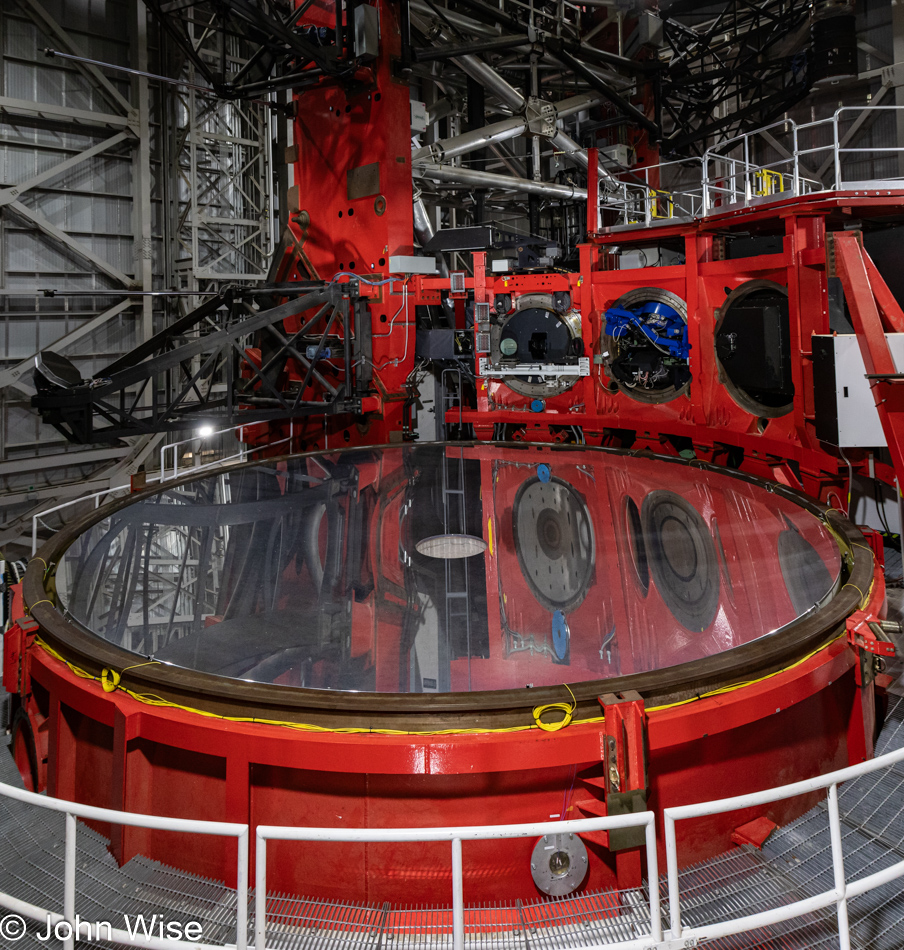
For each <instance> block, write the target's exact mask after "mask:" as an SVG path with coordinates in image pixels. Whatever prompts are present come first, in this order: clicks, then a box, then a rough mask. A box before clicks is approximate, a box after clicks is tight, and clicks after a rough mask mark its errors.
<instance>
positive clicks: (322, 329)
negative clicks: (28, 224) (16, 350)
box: [32, 281, 372, 444]
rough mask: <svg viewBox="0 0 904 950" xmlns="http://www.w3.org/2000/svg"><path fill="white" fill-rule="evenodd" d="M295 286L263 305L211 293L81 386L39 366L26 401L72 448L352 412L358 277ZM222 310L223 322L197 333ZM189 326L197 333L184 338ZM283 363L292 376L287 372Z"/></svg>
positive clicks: (361, 329)
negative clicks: (291, 293)
mask: <svg viewBox="0 0 904 950" xmlns="http://www.w3.org/2000/svg"><path fill="white" fill-rule="evenodd" d="M295 286H296V288H298V287H301V288H302V290H303V292H302V293H301V295H300V296H297V297H295V298H294V299H291V300H288V301H287V302H285V303H281V304H279V305H278V306H275V307H271V308H269V309H267V310H262V311H255V310H253V309H252V308H251V306H250V304H249V302H248V300H247V299H246V298H245V297H244V295H243V296H239V295H237V294H234V293H232V292H229V293H226V294H223V295H219V296H217V297H215V298H213V299H212V300H210V301H209V302H207V303H205V304H203V305H202V306H201V307H199V308H197V310H195V311H193V312H192V313H190V314H188V315H187V316H185V317H183V318H182V319H181V320H178V321H176V322H175V323H174V324H173V325H172V326H171V327H169V328H168V329H167V330H165V331H163V332H162V333H160V334H158V335H157V336H155V337H154V338H153V339H151V340H149V341H148V342H146V343H144V344H143V345H141V346H140V347H138V348H137V349H136V350H134V351H132V353H130V354H128V355H127V356H126V357H123V358H122V359H120V360H117V361H116V362H115V363H112V364H111V365H110V366H108V367H107V368H106V369H105V370H103V371H102V372H101V373H100V374H99V375H98V376H97V377H95V378H94V379H92V380H84V381H83V382H82V383H81V384H80V385H77V386H74V387H71V388H65V387H62V386H59V385H55V384H53V383H51V382H49V381H48V380H47V379H46V378H44V377H42V376H41V374H40V372H38V373H36V374H35V383H36V387H37V389H38V394H37V395H36V396H34V397H32V405H33V406H34V407H35V408H36V409H37V410H38V411H39V412H40V414H41V417H42V419H43V421H44V422H46V423H48V424H50V425H52V426H54V428H56V429H57V430H58V431H59V432H61V433H62V434H63V435H64V436H65V437H66V438H67V439H68V440H69V441H71V442H74V443H78V444H84V443H89V442H111V441H116V440H118V439H121V438H123V437H126V436H134V435H144V434H151V433H155V432H171V431H179V430H183V429H189V428H193V427H197V426H198V425H200V424H201V423H204V424H207V425H216V426H223V427H229V426H235V425H244V424H251V423H255V422H264V421H270V420H278V419H289V418H297V417H302V416H310V415H336V414H342V413H348V414H354V413H359V412H360V411H361V400H362V398H363V397H364V396H365V395H367V394H368V393H369V392H370V382H371V377H372V361H371V356H372V354H371V336H370V321H369V319H368V318H367V311H366V307H365V305H364V304H363V303H362V302H361V300H360V299H359V297H358V282H357V281H351V282H349V283H347V284H324V283H321V282H318V283H316V284H315V283H309V284H307V285H295ZM260 292H269V293H271V294H278V293H280V292H281V291H280V289H278V288H267V287H264V288H261V290H260V291H259V293H260ZM296 292H297V290H296ZM224 308H225V310H226V314H227V315H226V319H225V320H222V319H220V320H219V321H218V323H219V325H218V326H216V327H215V328H213V329H212V330H211V331H210V332H204V331H205V329H206V328H207V327H208V326H209V325H210V320H211V318H212V317H213V316H214V315H215V314H216V315H217V316H218V317H221V316H222V314H221V311H223V309H224ZM292 317H301V321H300V326H299V328H298V329H297V330H296V331H294V332H292V333H289V332H287V330H286V329H285V325H284V321H286V320H287V319H289V318H292ZM191 331H194V332H197V333H198V334H199V335H198V336H197V338H194V339H189V340H186V339H185V334H186V333H187V332H191ZM252 347H253V348H252ZM311 349H313V352H311ZM327 350H329V356H327V355H326V354H327ZM258 353H259V354H260V355H259V357H258V356H257V354H258ZM309 353H310V355H309ZM288 365H291V366H293V367H295V368H296V370H297V374H298V375H301V379H300V381H299V380H298V379H295V380H294V381H292V380H291V379H290V378H289V376H288V374H287V373H286V372H285V370H286V367H287V366H288Z"/></svg>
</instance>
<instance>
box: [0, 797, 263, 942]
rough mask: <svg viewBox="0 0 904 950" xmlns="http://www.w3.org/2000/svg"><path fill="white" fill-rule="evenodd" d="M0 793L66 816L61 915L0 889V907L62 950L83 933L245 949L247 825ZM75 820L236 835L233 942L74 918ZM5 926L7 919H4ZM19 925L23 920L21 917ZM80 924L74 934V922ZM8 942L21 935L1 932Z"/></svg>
mask: <svg viewBox="0 0 904 950" xmlns="http://www.w3.org/2000/svg"><path fill="white" fill-rule="evenodd" d="M0 796H2V797H4V798H12V799H15V800H16V801H18V802H24V803H25V804H27V805H37V806H38V807H39V808H44V809H47V810H48V811H55V812H62V813H63V814H64V815H65V816H66V837H65V850H64V854H63V907H62V913H61V912H60V911H58V910H51V909H49V908H45V907H38V906H37V905H35V904H32V903H29V902H28V901H23V900H20V899H18V898H16V897H12V896H11V895H9V894H4V893H2V892H0V907H3V908H5V909H6V910H8V911H11V912H12V913H13V914H16V915H19V917H21V918H28V919H30V920H34V921H36V922H37V923H38V924H39V925H40V927H41V928H44V927H48V930H52V932H53V933H54V934H55V935H57V936H59V937H60V938H61V939H62V943H63V948H64V950H74V947H75V941H76V940H77V939H78V938H79V934H80V935H81V937H82V938H83V939H84V938H85V937H87V936H88V935H89V934H90V935H91V936H92V937H93V936H98V939H103V940H109V941H112V942H113V943H119V944H122V945H124V946H129V947H142V948H144V950H187V948H191V950H222V947H224V946H228V947H230V948H232V947H234V948H235V950H246V947H247V945H248V826H247V825H239V824H231V823H229V822H224V821H194V820H191V819H187V818H160V817H157V816H155V815H139V814H135V813H133V812H125V811H115V810H113V809H110V808H95V807H94V806H92V805H79V804H76V803H75V802H67V801H62V800H61V799H58V798H48V797H47V796H45V795H36V794H35V793H34V792H26V791H25V790H24V789H21V788H15V787H13V786H12V785H4V784H0ZM76 818H83V819H88V820H90V821H103V822H109V823H111V824H114V825H128V826H130V827H133V828H152V829H158V830H161V831H182V832H186V833H189V834H198V835H220V836H223V837H232V838H235V839H236V847H237V852H238V853H237V856H236V919H235V943H234V944H207V943H199V942H198V941H197V940H188V941H185V940H181V939H175V938H171V937H165V936H164V937H154V936H151V935H149V934H139V933H129V931H128V930H123V929H121V928H117V927H113V926H112V924H111V923H110V922H109V921H88V920H83V919H81V918H79V917H78V916H77V908H76V906H75V890H76V888H75V876H76V832H77V828H78V823H77V822H76ZM5 923H6V926H7V927H9V917H7V918H5ZM23 924H24V921H23ZM77 925H80V927H79V932H78V933H77V932H76V926H77ZM4 936H7V937H8V938H9V939H11V940H19V939H20V938H21V937H22V936H23V933H21V932H20V933H18V934H16V933H13V932H9V933H5V934H4Z"/></svg>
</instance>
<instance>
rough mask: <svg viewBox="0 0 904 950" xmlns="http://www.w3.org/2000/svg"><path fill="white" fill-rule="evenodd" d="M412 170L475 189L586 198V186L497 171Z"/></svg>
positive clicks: (431, 167) (434, 167)
mask: <svg viewBox="0 0 904 950" xmlns="http://www.w3.org/2000/svg"><path fill="white" fill-rule="evenodd" d="M413 171H414V173H415V175H418V176H420V177H422V178H429V179H430V180H431V181H450V182H456V183H458V184H461V185H470V186H471V187H472V188H502V189H506V190H509V191H520V192H522V193H524V194H527V195H541V196H543V197H546V198H566V199H567V198H575V199H586V198H587V189H586V188H578V187H576V186H572V185H556V184H554V183H553V182H547V181H530V180H529V179H527V178H513V177H512V176H510V175H497V174H495V173H494V172H484V171H477V170H476V169H473V168H461V167H460V166H458V165H436V164H432V165H418V166H416V167H415V168H414V169H413Z"/></svg>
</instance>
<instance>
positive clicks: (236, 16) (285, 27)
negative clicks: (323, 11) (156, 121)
mask: <svg viewBox="0 0 904 950" xmlns="http://www.w3.org/2000/svg"><path fill="white" fill-rule="evenodd" d="M312 2H313V0H306V2H305V3H302V4H301V5H299V6H297V7H296V6H295V5H294V3H279V2H276V0H147V6H148V7H150V9H151V10H152V11H153V13H154V14H155V16H156V17H157V20H158V21H159V23H160V25H161V27H162V29H163V30H164V31H165V32H166V33H167V35H168V36H169V37H170V38H171V39H172V40H173V41H174V42H175V44H176V45H177V46H178V48H179V50H180V51H181V52H182V54H183V55H184V56H185V57H186V58H187V59H188V60H190V61H191V62H192V63H193V64H194V66H195V68H196V69H197V70H198V73H199V74H200V75H201V76H203V77H204V79H205V80H206V81H207V82H208V83H209V84H210V87H211V91H212V92H213V93H214V94H215V95H217V96H219V97H220V98H224V99H242V98H251V97H255V96H261V95H264V94H266V93H268V92H276V91H278V90H281V89H288V88H292V89H298V88H303V87H304V86H305V85H308V84H311V83H315V82H320V81H322V79H323V77H331V78H334V79H336V80H338V81H349V82H352V81H354V80H353V79H352V77H353V74H354V72H355V70H356V68H357V66H358V63H357V61H356V60H355V59H354V56H353V52H352V46H353V43H352V42H350V39H351V35H350V28H349V25H348V23H346V22H345V20H346V12H348V14H349V18H350V16H351V12H352V10H353V6H354V0H351V4H349V2H348V0H336V25H335V28H334V29H316V28H314V27H310V26H305V25H304V24H303V19H304V14H305V13H306V12H307V10H308V8H309V7H310V5H311V3H312ZM192 21H194V22H196V23H202V24H203V25H204V27H205V29H206V30H208V31H209V30H210V29H211V24H213V29H214V31H215V32H216V33H217V34H219V35H220V37H221V42H220V44H219V48H220V50H221V55H220V57H219V62H218V63H217V64H213V63H212V62H211V60H210V57H209V54H208V55H205V56H202V55H201V53H200V52H199V51H198V50H197V49H196V47H195V44H194V42H193V41H192V30H191V28H190V27H191V24H192ZM228 37H232V38H236V39H238V40H240V41H241V43H242V45H243V46H246V47H247V48H248V49H252V50H254V52H252V53H251V54H250V55H249V56H248V58H247V60H246V61H245V62H244V64H242V65H241V66H240V67H239V68H238V69H236V68H235V65H234V62H233V61H232V60H231V59H230V57H229V56H228V55H227V43H226V39H227V38H228Z"/></svg>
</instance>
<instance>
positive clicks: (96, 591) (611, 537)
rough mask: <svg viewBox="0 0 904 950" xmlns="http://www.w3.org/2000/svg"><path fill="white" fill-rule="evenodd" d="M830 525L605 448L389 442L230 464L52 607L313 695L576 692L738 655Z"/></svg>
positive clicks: (133, 523)
mask: <svg viewBox="0 0 904 950" xmlns="http://www.w3.org/2000/svg"><path fill="white" fill-rule="evenodd" d="M840 569H841V558H840V554H839V550H838V546H837V544H836V543H835V541H834V540H833V538H832V536H831V535H830V534H829V533H828V531H827V530H826V529H825V527H824V526H823V524H822V522H821V521H820V520H819V519H818V518H817V517H816V516H814V515H813V514H811V513H810V512H809V511H807V510H806V509H804V508H802V507H800V506H798V505H796V504H795V503H794V502H793V501H790V500H788V499H785V498H782V497H780V496H777V495H775V494H772V493H771V492H769V491H768V490H767V489H765V488H764V487H762V486H760V485H754V484H750V483H748V482H746V481H742V480H740V479H737V478H734V477H732V476H731V475H730V474H728V473H721V472H710V471H705V470H701V469H699V468H696V467H693V466H685V465H678V464H674V463H670V462H668V461H664V460H661V459H650V458H638V457H633V456H627V455H617V454H612V453H609V452H606V451H605V450H599V449H587V448H583V447H575V448H573V449H572V448H556V449H554V450H553V449H550V448H543V447H538V446H533V447H503V446H499V445H482V446H471V445H465V444H461V443H455V444H451V445H436V444H432V445H431V444H424V445H400V446H398V447H391V448H382V449H364V450H356V451H354V452H345V453H325V454H322V455H319V456H309V457H296V458H292V459H289V460H288V461H282V462H262V463H260V464H258V465H255V466H252V467H247V468H240V469H232V470H226V471H223V472H220V473H218V474H212V475H208V476H205V477H200V478H198V479H196V480H195V481H192V482H190V483H188V484H185V485H183V486H181V487H177V488H171V489H167V490H163V491H161V492H160V493H158V494H156V495H154V496H153V497H151V498H149V499H146V500H144V501H140V502H136V503H134V504H132V505H130V506H128V507H126V508H124V509H122V510H121V511H118V512H116V513H115V514H113V515H111V516H109V517H108V518H106V519H105V520H103V521H101V522H100V523H98V524H97V525H95V526H94V527H92V528H91V529H89V530H88V531H86V532H85V533H84V534H83V535H82V536H80V537H79V538H78V539H77V540H76V541H75V543H74V544H73V545H72V546H71V547H70V548H69V549H68V551H67V552H66V554H65V555H64V557H63V558H62V560H61V562H60V564H59V566H58V569H57V576H56V580H57V592H58V595H59V598H60V603H61V605H62V606H63V607H64V608H65V610H66V612H67V614H68V615H69V616H71V617H72V618H73V619H75V620H77V621H78V622H80V623H81V624H83V625H84V626H86V627H87V628H88V629H89V630H91V631H93V632H94V633H96V634H97V635H99V636H101V637H104V638H106V639H107V640H110V641H111V642H113V643H115V644H117V645H119V646H122V647H124V648H125V649H127V650H132V651H134V652H135V653H137V654H140V655H143V656H152V657H154V658H155V659H158V660H160V661H161V662H164V663H171V664H176V665H179V666H184V667H190V668H192V669H196V670H203V671H205V672H209V673H215V674H220V675H223V676H229V677H238V678H242V679H248V680H255V681H259V682H266V683H279V684H283V685H287V686H304V687H309V688H316V689H332V690H361V691H380V692H402V693H407V692H418V693H421V692H423V693H437V692H448V691H468V690H472V691H474V690H490V689H510V688H523V687H525V686H535V687H539V686H546V685H553V684H558V683H563V682H569V683H575V682H580V681H585V680H596V679H601V678H604V677H608V676H614V675H620V674H628V673H638V672H645V671H649V670H654V669H659V668H663V667H668V666H672V665H675V664H677V663H683V662H686V661H690V660H696V659H700V658H702V657H706V656H711V655H713V654H717V653H720V652H723V651H725V650H731V649H732V648H734V647H737V646H739V645H741V644H743V643H747V642H750V641H752V640H756V639H758V638H760V637H764V636H769V635H775V633H776V631H779V630H780V629H781V628H782V627H784V626H786V625H787V624H789V623H791V622H792V621H793V620H795V619H796V618H798V617H800V616H801V615H803V614H805V613H807V612H808V611H810V610H812V609H813V608H814V607H815V606H816V605H818V604H819V603H821V602H824V601H825V600H826V599H827V598H829V597H830V596H831V595H832V594H833V592H834V591H835V589H836V587H837V584H838V578H839V574H840Z"/></svg>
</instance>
